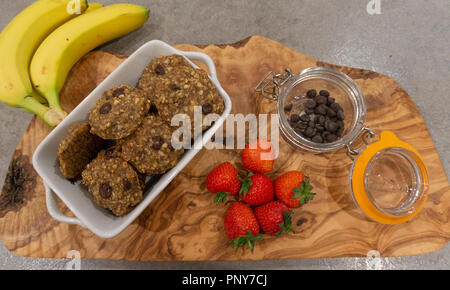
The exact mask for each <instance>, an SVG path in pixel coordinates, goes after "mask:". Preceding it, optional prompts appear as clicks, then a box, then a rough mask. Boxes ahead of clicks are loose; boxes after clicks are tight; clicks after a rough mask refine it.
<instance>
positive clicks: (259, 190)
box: [239, 173, 274, 205]
mask: <svg viewBox="0 0 450 290" xmlns="http://www.w3.org/2000/svg"><path fill="white" fill-rule="evenodd" d="M239 180H240V181H241V182H242V186H241V190H240V191H239V197H240V198H241V200H242V201H244V202H245V203H247V204H249V205H262V204H265V203H267V202H269V201H272V200H273V198H274V193H273V183H272V181H271V180H270V178H269V177H267V176H266V175H265V174H262V173H256V174H253V175H252V176H250V177H246V178H242V179H241V178H240V179H239Z"/></svg>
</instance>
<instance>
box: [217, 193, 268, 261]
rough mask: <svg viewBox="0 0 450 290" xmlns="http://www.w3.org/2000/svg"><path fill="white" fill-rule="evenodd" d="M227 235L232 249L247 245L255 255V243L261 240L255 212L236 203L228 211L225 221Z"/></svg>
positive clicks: (242, 204)
mask: <svg viewBox="0 0 450 290" xmlns="http://www.w3.org/2000/svg"><path fill="white" fill-rule="evenodd" d="M224 229H225V233H226V235H227V236H228V238H229V239H230V240H232V241H231V247H232V248H234V247H237V248H239V247H242V246H244V245H245V244H247V245H248V246H249V248H250V250H251V251H252V253H253V249H254V246H255V242H256V241H259V240H261V236H260V235H259V224H258V221H257V220H256V217H255V215H254V214H253V211H252V210H251V209H250V208H249V207H248V206H247V205H245V204H244V203H242V202H239V201H234V202H233V203H232V204H231V205H230V207H229V208H228V210H227V213H226V214H225V220H224Z"/></svg>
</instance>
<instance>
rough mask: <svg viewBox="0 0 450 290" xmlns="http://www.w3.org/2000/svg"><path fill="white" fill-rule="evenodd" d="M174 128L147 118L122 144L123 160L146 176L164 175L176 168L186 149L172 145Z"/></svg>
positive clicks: (161, 121) (153, 118) (159, 120)
mask: <svg viewBox="0 0 450 290" xmlns="http://www.w3.org/2000/svg"><path fill="white" fill-rule="evenodd" d="M172 132H173V128H172V127H170V126H169V125H167V123H165V122H164V121H163V120H162V119H161V118H159V117H157V116H153V115H149V116H147V117H146V118H145V119H144V121H143V122H142V125H141V126H140V127H139V128H138V129H137V130H136V132H135V133H134V134H133V135H131V136H129V137H127V138H126V139H125V140H124V142H123V144H122V158H123V159H125V160H126V161H128V162H130V163H131V164H132V165H133V166H134V167H135V168H136V169H137V170H138V171H139V172H141V173H144V174H146V175H155V174H163V173H165V172H166V171H168V170H169V169H171V168H173V167H175V165H176V164H177V163H178V160H179V158H180V156H181V155H182V154H183V152H184V149H183V148H181V149H177V150H175V149H174V148H173V147H172V145H171V139H172Z"/></svg>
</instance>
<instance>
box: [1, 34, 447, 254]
mask: <svg viewBox="0 0 450 290" xmlns="http://www.w3.org/2000/svg"><path fill="white" fill-rule="evenodd" d="M176 47H177V48H179V49H182V50H191V51H200V52H204V53H206V54H208V55H209V56H211V58H212V59H213V60H214V62H215V64H216V66H217V74H218V78H219V80H220V82H221V84H222V86H223V87H224V89H225V90H226V91H227V92H228V94H229V95H230V97H231V99H232V101H233V110H232V113H242V114H244V115H245V114H248V113H256V114H259V113H275V111H276V106H275V103H274V102H271V101H269V100H266V99H264V98H263V97H262V96H261V95H259V94H255V93H254V87H255V85H256V84H257V83H258V81H259V80H260V79H261V78H262V77H263V76H264V75H265V74H266V73H267V72H268V71H269V70H272V71H275V72H283V71H284V69H285V68H286V67H289V68H290V69H291V70H292V71H293V72H299V71H301V70H303V69H305V68H307V67H311V66H317V65H318V66H331V65H329V64H327V63H323V62H320V61H318V60H315V59H313V58H311V57H308V56H306V55H304V54H302V53H299V52H297V51H294V50H292V49H290V48H288V47H286V46H283V45H282V44H280V43H278V42H275V41H272V40H270V39H267V38H263V37H260V36H252V37H249V38H247V39H244V40H242V41H239V42H237V43H234V44H224V45H204V46H203V45H202V46H199V45H197V46H196V45H177V46H176ZM126 57H127V56H126V55H117V54H112V53H108V52H104V51H95V52H92V53H90V54H88V55H87V56H85V57H84V58H83V59H82V60H81V61H80V62H79V63H78V64H77V65H76V66H75V67H74V68H73V70H72V72H71V74H70V76H69V77H68V79H67V81H66V84H65V87H64V89H63V91H62V97H61V98H62V104H63V107H64V108H65V109H66V110H68V111H70V110H72V109H73V108H74V107H75V106H76V105H77V104H78V103H79V102H80V101H81V100H82V99H83V98H84V97H85V96H87V95H88V94H89V92H91V91H92V90H93V89H94V88H95V87H96V86H97V85H98V84H99V83H100V82H101V81H102V80H103V79H104V78H105V77H106V76H107V75H108V74H109V73H111V72H112V71H113V70H114V69H115V68H116V67H117V66H118V65H119V64H120V63H121V62H122V61H124V60H125V59H126ZM149 61H150V60H149ZM332 67H334V68H336V69H339V70H341V71H343V72H345V73H346V74H348V75H349V76H350V77H352V78H353V79H354V80H355V81H356V82H357V83H358V85H359V86H360V87H361V89H362V91H363V93H364V95H365V97H366V102H367V122H366V123H367V125H368V126H369V127H370V128H372V129H374V130H375V131H376V132H378V133H379V132H380V131H381V130H391V131H393V132H394V133H395V134H397V135H398V136H399V137H400V138H401V139H403V140H404V141H406V142H408V143H410V144H411V145H413V146H414V147H415V148H417V150H418V151H419V152H420V153H421V155H422V156H423V158H424V159H425V162H426V164H427V165H428V170H429V177H430V195H429V199H428V201H427V203H426V205H425V208H424V209H423V211H422V212H421V213H420V215H419V216H418V217H416V218H415V219H414V220H413V221H412V222H409V223H406V224H401V225H395V226H388V225H381V224H377V223H375V222H372V221H369V220H368V219H366V218H365V217H364V215H363V214H362V213H360V212H359V210H358V209H357V208H356V206H355V205H354V203H353V200H352V198H351V195H350V191H349V186H348V176H349V171H350V167H351V164H352V161H351V159H350V158H348V156H347V155H346V151H345V150H344V149H341V150H339V151H337V152H334V153H329V154H320V155H318V154H312V153H308V152H303V151H298V150H294V149H292V148H291V147H290V146H289V145H287V143H286V142H284V140H282V139H281V138H280V139H281V140H280V154H279V158H278V159H277V160H276V161H275V168H274V171H273V172H271V173H270V174H269V177H270V178H271V179H272V180H274V179H275V178H276V177H277V176H279V175H281V174H282V173H283V172H285V171H288V170H293V169H297V170H301V171H303V172H305V173H306V174H307V175H309V176H310V177H311V180H312V184H313V186H314V189H315V192H316V193H317V195H316V197H315V199H314V200H313V201H312V202H310V203H309V204H307V205H305V206H304V207H302V208H300V209H296V210H295V211H294V214H293V224H294V229H295V233H292V234H287V235H283V236H281V237H269V236H264V239H263V241H262V242H258V243H257V245H256V246H255V251H254V253H253V254H251V253H250V251H249V250H248V249H244V250H239V251H235V250H234V249H232V248H230V243H229V241H228V239H227V237H226V235H225V234H224V231H223V218H224V215H225V211H226V209H227V205H221V206H216V205H215V204H214V203H213V195H212V194H210V193H208V192H207V190H206V186H205V178H206V175H207V174H208V172H209V171H210V170H211V169H212V168H213V167H214V166H216V165H217V164H219V163H221V162H223V161H226V160H228V161H231V162H232V163H234V164H235V165H236V166H237V168H238V170H239V171H240V172H241V173H243V172H244V169H243V167H242V165H241V164H240V161H239V160H240V151H239V150H212V151H209V150H208V151H207V150H205V149H204V150H202V151H201V152H200V153H199V154H198V155H197V156H196V157H195V158H194V159H193V160H192V161H191V162H190V164H189V165H188V166H187V167H186V168H185V169H184V170H183V171H182V172H181V173H180V174H179V175H178V176H177V177H176V178H175V179H174V180H173V181H172V182H171V184H170V185H169V186H168V187H167V188H166V189H165V190H164V191H163V192H162V193H161V194H160V195H159V196H158V197H157V198H156V199H155V200H154V201H153V202H152V203H151V205H150V206H149V207H148V208H147V209H146V210H145V211H144V212H143V213H142V214H141V215H140V216H139V218H138V219H137V220H136V221H135V222H133V223H132V224H131V225H130V226H129V227H128V228H127V229H126V230H125V231H123V232H122V233H121V234H120V235H119V236H117V237H115V238H113V239H102V238H99V237H97V236H95V235H94V234H93V233H91V232H90V231H89V230H86V229H83V228H82V227H79V226H75V225H67V224H64V223H59V222H57V221H55V220H54V219H52V218H51V217H50V215H49V214H48V213H47V209H46V204H45V193H44V187H43V184H42V180H41V178H40V177H38V176H37V175H36V172H35V171H34V170H33V167H32V164H31V159H32V156H33V152H34V150H35V148H36V147H37V146H38V144H39V143H40V142H41V141H42V140H43V139H44V138H45V136H46V135H47V134H48V133H49V132H50V128H49V127H48V126H47V125H45V124H44V122H42V121H41V120H40V119H39V118H36V117H34V118H33V120H32V121H31V123H30V125H29V126H28V129H27V130H26V132H25V134H24V135H23V137H22V139H21V140H20V142H19V144H18V146H17V149H16V151H15V153H14V156H13V158H12V161H11V163H10V166H9V169H8V172H7V178H6V182H5V185H4V186H3V190H2V192H1V195H0V238H1V240H2V241H3V243H4V244H5V245H6V247H7V248H8V249H9V250H11V251H12V252H13V253H15V254H18V255H21V256H27V257H52V258H53V257H55V258H61V257H66V255H67V253H68V251H71V250H77V251H79V252H80V253H81V256H82V257H84V258H98V259H124V260H153V261H180V260H190V261H198V260H228V261H235V260H263V259H291V258H318V257H346V256H347V257H348V256H366V255H367V253H368V252H369V251H371V250H377V251H379V252H380V253H381V256H383V257H388V256H390V257H393V256H406V255H419V254H425V253H430V252H433V251H436V250H438V249H440V248H441V247H443V246H444V245H445V244H446V243H447V242H448V241H449V239H450V187H449V184H448V181H447V177H446V174H445V172H444V170H443V168H442V164H441V161H440V159H439V156H438V153H437V152H436V148H435V146H434V144H433V141H432V139H431V137H430V135H429V133H428V130H427V128H426V126H425V123H424V121H423V119H422V117H421V116H420V113H419V111H418V110H417V108H416V106H415V105H414V103H413V102H412V100H411V99H410V97H409V96H408V94H407V93H406V92H405V91H404V90H403V89H402V88H401V87H400V85H399V84H397V83H396V82H395V81H394V80H392V79H391V78H389V77H387V76H385V75H382V74H378V73H376V72H373V71H368V70H363V69H356V68H349V67H340V66H332ZM5 167H6V166H5ZM2 170H6V168H3V169H2ZM59 205H60V207H61V210H62V212H63V213H65V214H67V215H70V214H71V213H70V211H69V210H68V209H67V208H66V207H65V206H64V205H63V204H62V202H59Z"/></svg>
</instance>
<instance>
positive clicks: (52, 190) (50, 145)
mask: <svg viewBox="0 0 450 290" xmlns="http://www.w3.org/2000/svg"><path fill="white" fill-rule="evenodd" d="M171 54H179V55H183V56H184V57H186V58H187V60H189V62H190V63H191V64H192V66H194V67H196V68H197V66H196V65H195V64H194V63H192V62H191V61H190V60H198V61H202V62H203V63H205V64H206V65H207V67H208V70H209V76H210V79H211V81H212V82H213V83H214V85H215V86H216V87H217V90H218V91H219V94H220V96H221V97H222V98H223V100H224V103H225V111H224V113H223V114H222V116H221V117H220V119H219V120H217V121H216V122H215V123H214V125H213V126H212V127H211V128H210V129H209V130H208V131H207V132H205V133H204V134H203V137H202V138H201V137H200V138H197V139H196V140H195V143H194V146H193V147H192V149H189V150H187V151H186V152H185V154H184V155H183V156H182V158H181V160H180V162H179V163H178V164H177V166H175V167H174V168H173V169H172V170H170V171H169V172H167V173H165V174H164V175H163V176H162V177H161V178H160V179H158V180H156V181H153V182H152V181H151V180H150V181H147V184H148V185H149V184H150V186H147V188H146V191H145V192H144V199H143V200H142V202H141V203H139V204H138V205H137V206H136V207H135V208H134V209H133V210H132V211H131V212H130V213H129V214H127V215H126V216H123V217H116V216H114V215H113V214H111V213H110V212H109V211H107V210H105V209H102V208H100V207H98V206H97V205H96V204H95V203H94V201H93V199H92V198H91V195H90V194H89V192H87V190H86V188H85V187H84V186H82V185H81V184H80V182H77V183H75V184H72V183H70V182H69V181H68V180H67V179H66V178H64V176H63V175H62V174H61V172H60V170H59V166H58V164H57V158H56V152H57V150H58V145H59V143H60V142H61V140H62V139H63V138H64V137H65V136H66V135H67V131H68V129H69V127H70V126H71V125H72V124H74V123H79V122H83V121H86V120H87V119H88V115H89V112H90V110H91V109H92V108H93V106H94V105H95V103H96V102H97V100H98V99H99V98H100V97H101V95H102V94H103V92H104V91H106V90H108V89H110V88H112V87H113V86H115V85H119V84H123V83H128V84H130V85H136V84H137V83H138V80H139V78H140V77H141V75H142V73H143V71H144V69H145V67H146V66H147V65H148V64H149V63H150V62H151V60H152V59H153V58H154V57H157V56H160V55H171ZM230 111H231V100H230V97H229V96H228V94H227V93H226V92H225V90H224V89H223V88H222V87H221V85H220V83H219V81H218V79H217V75H216V68H215V66H214V62H213V61H212V60H211V58H210V57H209V56H207V55H206V54H204V53H199V52H185V51H180V50H177V49H175V48H173V47H172V46H170V45H168V44H166V43H164V42H162V41H159V40H153V41H150V42H147V43H146V44H144V45H143V46H142V47H140V48H139V49H138V50H137V51H136V52H135V53H133V54H132V55H131V56H130V57H129V58H128V59H127V60H125V61H124V62H123V63H122V64H121V65H120V66H119V67H118V68H117V69H116V70H115V71H114V72H112V73H111V74H110V75H109V76H108V77H107V78H106V79H105V80H104V81H103V82H102V83H101V84H100V85H99V86H98V87H97V88H96V89H94V90H93V91H92V92H91V93H90V94H89V96H87V97H86V98H85V99H84V100H83V101H82V102H81V103H80V104H79V105H78V106H77V107H76V108H75V109H74V110H73V111H72V112H71V113H70V114H69V115H68V116H67V117H66V118H65V119H64V120H63V121H62V122H61V123H60V124H59V125H58V126H57V127H56V128H55V129H53V131H52V132H51V133H50V134H49V135H48V136H47V137H46V138H45V139H44V140H43V141H42V143H41V144H40V145H39V146H38V148H37V149H36V151H35V153H34V155H33V166H34V168H35V170H36V171H37V173H38V174H39V175H40V176H41V178H42V179H43V181H44V185H45V190H46V201H47V208H48V212H49V213H50V215H51V216H52V217H53V218H54V219H56V220H58V221H60V222H64V223H68V224H76V225H79V226H82V227H85V228H88V229H89V230H91V231H92V232H93V233H95V234H96V235H98V236H100V237H102V238H112V237H114V236H116V235H118V234H119V233H120V232H122V231H123V230H124V229H125V228H126V227H127V226H128V225H130V224H131V223H132V222H133V221H134V219H136V218H137V217H138V216H139V214H141V213H142V211H143V210H144V209H145V208H146V207H147V206H148V205H149V204H150V203H151V202H152V201H153V199H155V197H156V196H158V194H159V193H160V192H161V191H162V190H163V189H164V188H165V187H166V186H167V185H168V184H169V183H170V182H171V181H172V179H174V177H175V176H176V175H177V174H178V173H179V172H180V171H181V170H182V169H183V168H184V167H185V166H186V165H187V164H188V163H189V161H191V159H192V158H193V157H194V156H195V155H196V154H197V153H198V152H199V151H200V150H201V149H200V148H202V147H203V146H204V145H205V144H206V143H207V142H208V140H211V137H212V136H213V135H214V133H215V132H216V131H217V130H218V129H219V128H220V126H221V125H222V124H223V122H224V120H225V119H226V118H227V116H228V115H229V113H230ZM54 194H56V195H57V196H58V197H59V198H60V199H61V200H62V201H63V202H64V203H65V204H66V206H67V207H68V208H69V209H70V210H71V211H72V212H73V214H74V215H75V217H68V216H65V215H63V214H62V213H61V212H60V211H59V208H58V206H57V203H56V200H55V195H54ZM150 218H151V217H150Z"/></svg>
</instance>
